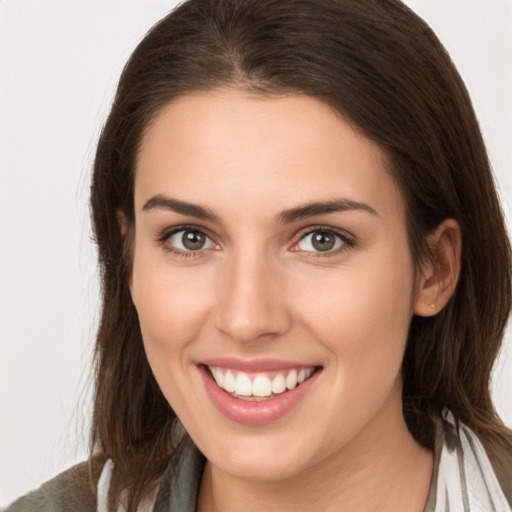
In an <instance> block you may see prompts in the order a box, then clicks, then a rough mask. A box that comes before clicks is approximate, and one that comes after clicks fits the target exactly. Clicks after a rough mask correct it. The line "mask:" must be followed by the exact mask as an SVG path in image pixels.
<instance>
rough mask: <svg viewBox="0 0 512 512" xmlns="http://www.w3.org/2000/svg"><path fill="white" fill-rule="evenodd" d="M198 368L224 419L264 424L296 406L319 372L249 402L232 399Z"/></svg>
mask: <svg viewBox="0 0 512 512" xmlns="http://www.w3.org/2000/svg"><path fill="white" fill-rule="evenodd" d="M198 369H199V372H200V373H201V376H202V377H203V380H204V383H205V386H206V390H207V392H208V394H209V395H210V398H211V400H212V402H213V403H214V405H215V406H216V407H217V409H218V410H219V411H220V412H221V413H222V414H223V415H224V416H226V418H228V419H230V420H232V421H235V422H236V423H241V424H243V425H265V424H267V423H271V422H273V421H276V420H278V419H279V418H282V417H283V416H285V415H286V414H288V413H289V412H290V411H291V410H292V409H293V408H294V407H295V406H296V405H298V403H299V402H300V401H301V400H302V399H303V398H304V396H305V395H306V394H307V393H308V391H309V390H310V389H311V386H312V385H313V383H314V382H315V381H316V379H317V378H318V376H319V375H320V373H321V372H315V373H314V374H313V375H312V376H311V377H310V378H309V379H307V380H305V381H304V382H303V383H302V384H299V385H298V386H297V387H295V388H294V389H291V390H289V391H285V392H284V393H281V394H279V395H277V396H275V397H274V398H270V399H269V400H262V401H259V402H252V401H249V400H241V399H238V398H235V397H233V396H231V395H230V394H229V393H227V392H226V391H224V390H223V389H221V388H220V387H219V386H217V384H216V383H215V381H214V380H213V378H212V377H211V376H210V373H209V371H208V369H207V368H206V367H205V366H203V365H199V366H198Z"/></svg>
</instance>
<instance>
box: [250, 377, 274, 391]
mask: <svg viewBox="0 0 512 512" xmlns="http://www.w3.org/2000/svg"><path fill="white" fill-rule="evenodd" d="M252 394H253V395H254V396H270V395H271V394H272V382H270V379H269V378H268V377H265V375H257V376H256V378H255V379H254V380H253V381H252Z"/></svg>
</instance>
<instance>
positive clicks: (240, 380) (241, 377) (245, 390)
mask: <svg viewBox="0 0 512 512" xmlns="http://www.w3.org/2000/svg"><path fill="white" fill-rule="evenodd" d="M235 393H236V394H237V395H241V396H251V395H252V382H251V379H249V377H247V375H245V373H239V374H238V375H237V376H236V380H235Z"/></svg>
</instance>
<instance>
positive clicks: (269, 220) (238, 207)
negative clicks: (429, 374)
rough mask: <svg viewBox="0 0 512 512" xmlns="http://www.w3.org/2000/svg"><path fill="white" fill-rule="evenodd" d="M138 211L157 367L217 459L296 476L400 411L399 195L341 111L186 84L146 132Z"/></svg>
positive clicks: (146, 320)
mask: <svg viewBox="0 0 512 512" xmlns="http://www.w3.org/2000/svg"><path fill="white" fill-rule="evenodd" d="M135 210H136V223H135V224H136V228H135V244H134V260H133V272H132V275H131V280H130V286H131V293H132V297H133V302H134V304H135V306H136V308H137V311H138V315H139V320H140V325H141V330H142V335H143V339H144V345H145V349H146V352H147V356H148V359H149V363H150V365H151V368H152V370H153V372H154V374H155V377H156V380H157V381H158V384H159V386H160V388H161V390H162V392H163V393H164V395H165V397H166V398H167V400H168V401H169V403H170V405H171V406H172V408H173V409H174V410H175V411H176V413H177V415H178V417H179V418H180V420H181V421H182V423H183V425H184V426H185V428H186V429H187V431H188V432H189V433H190V435H191V436H192V438H193V440H194V441H195V443H196V444H197V446H198V447H199V448H200V449H201V451H202V452H203V453H204V454H205V455H206V457H207V458H208V459H209V461H211V463H212V464H213V465H214V466H215V467H216V468H219V469H220V470H222V471H225V472H227V473H230V474H231V475H236V476H241V477H244V478H255V479H266V480H269V479H270V480H272V479H274V480H275V479H281V478H287V477H290V476H293V475H294V474H299V473H301V472H304V471H307V470H308V469H309V468H312V467H313V466H314V465H316V464H321V463H322V462H326V461H328V460H330V461H332V460H335V459H337V458H339V457H341V458H343V457H344V455H346V454H349V453H354V451H353V450H357V449H359V450H361V449H365V450H368V449H370V450H371V447H372V443H375V442H378V441H377V440H378V439H379V435H378V434H379V433H382V432H386V431H387V427H390V430H389V431H390V432H392V431H393V427H392V426H395V427H396V425H397V424H399V425H402V424H403V418H402V412H401V410H402V409H401V385H402V384H401V378H400V366H401V362H402V357H403V354H404V349H405V344H406V338H407V332H408V328H409V324H410V320H411V316H412V314H413V310H414V306H415V289H416V286H415V283H416V278H415V269H414V266H413V261H412V257H411V253H410V250H409V247H408V243H407V234H406V224H405V216H404V205H403V202H402V199H401V196H400V193H399V190H398V188H397V186H396V185H395V183H394V182H393V180H392V178H391V177H390V175H389V173H388V171H387V170H386V168H385V162H384V156H383V153H382V152H381V151H380V149H379V148H378V147H377V146H376V145H375V144H374V143H373V142H371V141H370V140H369V139H367V138H366V137H364V136H363V135H361V134H360V133H358V131H357V130H355V129H354V128H353V127H352V126H351V125H350V124H348V123H347V122H346V121H345V120H344V119H343V118H341V117H340V116H338V115H336V114H335V113H334V112H333V111H332V110H331V109H330V108H329V107H327V106H326V105H325V104H323V103H321V102H320V101H318V100H315V99H313V98H311V97H308V96H299V95H297V96H279V97H263V96H255V95H251V94H248V93H244V92H240V91H236V90H230V89H223V90H221V89H219V90H215V91H213V92H209V93H197V94H190V95H188V96H186V97H182V98H180V99H178V100H176V101H174V102H172V103H171V104H169V105H168V106H167V107H166V108H165V109H164V110H163V111H162V112H161V113H160V115H159V116H158V117H157V119H156V121H155V122H154V123H153V124H152V125H151V126H150V128H149V130H148V132H147V136H146V137H145V139H144V141H143V144H142V146H141V149H140V154H139V159H138V162H137V174H136V180H135ZM214 377H215V379H216V380H217V382H218V383H217V382H216V380H214ZM303 379H305V380H304V381H303V382H301V381H302V380H303ZM288 388H290V389H288ZM395 430H396V429H395ZM340 460H341V459H340Z"/></svg>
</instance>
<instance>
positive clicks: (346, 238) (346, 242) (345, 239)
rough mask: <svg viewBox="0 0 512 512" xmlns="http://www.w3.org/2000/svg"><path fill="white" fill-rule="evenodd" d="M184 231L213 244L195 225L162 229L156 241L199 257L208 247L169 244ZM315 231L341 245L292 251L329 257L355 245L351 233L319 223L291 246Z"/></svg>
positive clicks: (181, 253) (184, 255) (186, 255)
mask: <svg viewBox="0 0 512 512" xmlns="http://www.w3.org/2000/svg"><path fill="white" fill-rule="evenodd" d="M186 231H191V232H195V233H199V234H202V235H204V236H205V237H206V238H207V239H208V240H209V241H210V242H211V243H213V244H215V242H213V240H212V239H211V237H210V236H209V235H208V234H207V233H206V232H205V231H204V229H202V228H199V227H197V226H193V225H185V226H177V227H175V228H172V229H171V230H168V229H167V230H164V231H162V232H161V233H160V234H159V235H158V236H157V241H158V243H159V244H160V245H162V247H163V248H164V249H165V250H166V251H168V252H170V253H172V254H174V255H176V256H178V257H181V258H199V257H201V256H203V255H204V253H205V252H206V251H207V250H209V249H210V248H209V247H208V248H206V249H199V250H197V251H194V250H188V251H184V250H182V249H178V248H176V247H174V246H173V245H171V244H170V243H169V239H170V238H171V237H172V236H174V235H176V234H178V233H180V232H186ZM316 232H322V233H325V234H330V235H334V236H335V237H336V238H338V239H339V240H340V241H341V246H340V247H338V248H336V249H334V250H327V251H325V252H322V251H301V250H300V249H298V250H295V251H293V252H303V253H304V254H305V255H306V256H307V257H310V258H329V257H333V256H336V255H338V254H340V253H342V252H345V251H347V250H349V249H351V248H353V247H354V246H355V245H356V242H355V240H354V238H353V237H352V236H351V235H348V234H347V233H346V232H343V231H340V230H338V229H334V228H332V227H328V226H322V225H319V226H313V227H308V228H307V230H306V231H303V232H302V233H301V234H300V235H299V238H298V240H297V241H296V242H294V243H293V245H292V247H295V246H297V245H298V244H299V243H300V242H302V241H303V240H304V239H305V238H306V237H308V236H310V235H312V234H313V233H316ZM215 245H217V244H215Z"/></svg>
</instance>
